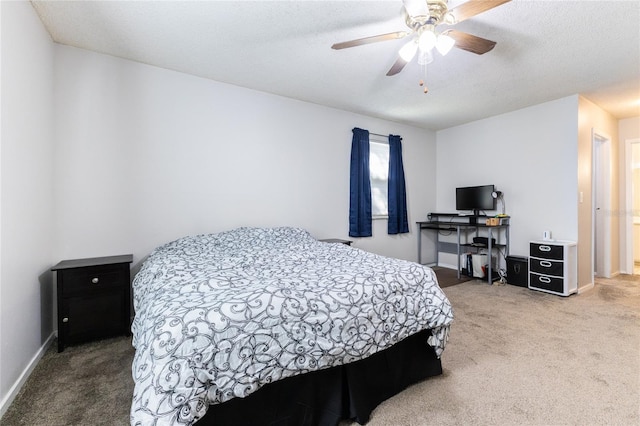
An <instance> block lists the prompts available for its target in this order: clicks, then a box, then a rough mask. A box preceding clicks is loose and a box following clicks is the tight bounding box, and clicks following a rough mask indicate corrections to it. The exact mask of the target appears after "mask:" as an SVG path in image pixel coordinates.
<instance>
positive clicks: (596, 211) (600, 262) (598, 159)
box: [591, 131, 611, 278]
mask: <svg viewBox="0 0 640 426" xmlns="http://www.w3.org/2000/svg"><path fill="white" fill-rule="evenodd" d="M592 136H593V137H592V141H593V171H592V176H593V182H592V186H591V187H592V199H593V206H592V207H593V214H592V218H593V231H592V240H593V267H594V271H593V273H594V276H596V277H605V278H609V277H610V276H611V250H610V246H611V230H610V228H611V216H610V214H611V163H610V158H611V156H610V150H611V138H609V137H607V136H605V135H603V134H600V133H598V132H596V131H594V132H593V135H592Z"/></svg>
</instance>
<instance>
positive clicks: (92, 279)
mask: <svg viewBox="0 0 640 426" xmlns="http://www.w3.org/2000/svg"><path fill="white" fill-rule="evenodd" d="M98 281H100V280H99V279H98V277H94V278H91V282H92V283H93V284H98Z"/></svg>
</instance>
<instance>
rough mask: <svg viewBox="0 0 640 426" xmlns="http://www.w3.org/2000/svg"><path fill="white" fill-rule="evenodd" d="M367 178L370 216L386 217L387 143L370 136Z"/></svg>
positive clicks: (387, 198) (379, 138) (387, 189)
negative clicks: (369, 195) (369, 185)
mask: <svg viewBox="0 0 640 426" xmlns="http://www.w3.org/2000/svg"><path fill="white" fill-rule="evenodd" d="M369 176H370V179H371V215H372V216H373V218H377V219H380V218H387V217H388V205H389V204H388V203H389V197H388V192H389V183H388V182H389V143H388V142H387V141H386V140H385V139H384V138H381V137H379V136H375V135H370V140H369Z"/></svg>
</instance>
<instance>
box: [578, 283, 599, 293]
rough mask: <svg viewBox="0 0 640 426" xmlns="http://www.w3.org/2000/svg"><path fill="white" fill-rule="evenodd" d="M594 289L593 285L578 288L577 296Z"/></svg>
mask: <svg viewBox="0 0 640 426" xmlns="http://www.w3.org/2000/svg"><path fill="white" fill-rule="evenodd" d="M594 287H595V284H594V283H589V284H585V285H583V286H582V287H578V294H580V293H584V292H585V291H588V290H591V289H592V288H594Z"/></svg>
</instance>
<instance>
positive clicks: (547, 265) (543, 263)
mask: <svg viewBox="0 0 640 426" xmlns="http://www.w3.org/2000/svg"><path fill="white" fill-rule="evenodd" d="M551 265H552V263H551V262H549V261H548V260H541V261H540V266H544V267H545V268H551Z"/></svg>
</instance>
